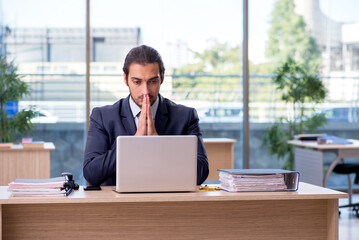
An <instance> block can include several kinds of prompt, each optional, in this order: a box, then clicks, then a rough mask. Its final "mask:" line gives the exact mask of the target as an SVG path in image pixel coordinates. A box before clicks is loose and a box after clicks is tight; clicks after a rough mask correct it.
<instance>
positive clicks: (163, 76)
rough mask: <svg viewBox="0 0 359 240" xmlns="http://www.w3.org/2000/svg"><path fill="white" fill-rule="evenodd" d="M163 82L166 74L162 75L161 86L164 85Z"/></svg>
mask: <svg viewBox="0 0 359 240" xmlns="http://www.w3.org/2000/svg"><path fill="white" fill-rule="evenodd" d="M163 80H165V74H162V75H161V84H162V83H163Z"/></svg>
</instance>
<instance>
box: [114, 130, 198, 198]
mask: <svg viewBox="0 0 359 240" xmlns="http://www.w3.org/2000/svg"><path fill="white" fill-rule="evenodd" d="M116 157H117V159H116V191H117V192H182V191H195V190H196V183H197V136H181V135H180V136H179V135H176V136H138V137H137V136H136V137H135V136H119V137H117V151H116Z"/></svg>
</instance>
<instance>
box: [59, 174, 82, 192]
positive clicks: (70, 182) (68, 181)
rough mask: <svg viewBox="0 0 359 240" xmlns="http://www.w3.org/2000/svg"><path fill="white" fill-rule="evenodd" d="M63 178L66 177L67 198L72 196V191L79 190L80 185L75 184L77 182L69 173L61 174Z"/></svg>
mask: <svg viewBox="0 0 359 240" xmlns="http://www.w3.org/2000/svg"><path fill="white" fill-rule="evenodd" d="M61 176H63V177H65V179H66V182H65V184H64V188H65V190H66V196H68V195H70V193H71V192H72V190H78V189H79V185H78V184H77V183H75V180H74V179H73V176H72V173H69V172H63V173H61Z"/></svg>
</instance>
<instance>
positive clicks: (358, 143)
mask: <svg viewBox="0 0 359 240" xmlns="http://www.w3.org/2000/svg"><path fill="white" fill-rule="evenodd" d="M348 141H350V142H352V143H353V144H318V143H317V142H316V141H300V140H291V141H288V143H289V144H292V145H294V146H297V147H308V148H314V149H319V150H325V149H328V150H329V149H359V140H354V139H348Z"/></svg>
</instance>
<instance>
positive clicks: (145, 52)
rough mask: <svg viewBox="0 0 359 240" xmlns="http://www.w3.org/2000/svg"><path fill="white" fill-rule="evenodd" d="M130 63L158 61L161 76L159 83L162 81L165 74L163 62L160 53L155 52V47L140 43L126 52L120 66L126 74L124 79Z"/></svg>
mask: <svg viewBox="0 0 359 240" xmlns="http://www.w3.org/2000/svg"><path fill="white" fill-rule="evenodd" d="M132 63H139V64H147V63H158V67H159V70H160V76H161V83H162V82H163V78H164V74H165V66H164V64H163V61H162V58H161V55H160V54H159V53H158V52H157V50H156V49H154V48H152V47H149V46H146V45H141V46H138V47H134V48H132V49H131V50H130V51H129V52H128V54H127V56H126V58H125V63H124V64H123V68H122V70H123V72H124V73H125V74H126V81H127V77H128V73H129V71H130V66H131V64H132Z"/></svg>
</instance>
